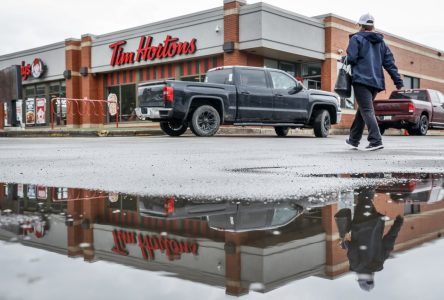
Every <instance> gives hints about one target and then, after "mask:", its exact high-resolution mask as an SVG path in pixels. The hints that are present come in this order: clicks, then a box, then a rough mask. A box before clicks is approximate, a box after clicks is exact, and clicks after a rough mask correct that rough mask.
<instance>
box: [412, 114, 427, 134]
mask: <svg viewBox="0 0 444 300" xmlns="http://www.w3.org/2000/svg"><path fill="white" fill-rule="evenodd" d="M428 130H429V118H427V116H426V115H421V117H420V118H419V121H418V123H417V124H415V126H413V127H411V128H409V129H407V131H408V132H409V135H426V134H427V131H428Z"/></svg>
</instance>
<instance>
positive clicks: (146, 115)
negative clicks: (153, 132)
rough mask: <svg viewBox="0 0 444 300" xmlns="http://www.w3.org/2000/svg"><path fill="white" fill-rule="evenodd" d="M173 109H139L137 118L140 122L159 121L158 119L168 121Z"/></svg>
mask: <svg viewBox="0 0 444 300" xmlns="http://www.w3.org/2000/svg"><path fill="white" fill-rule="evenodd" d="M172 110H173V109H172V108H164V107H137V108H136V109H135V112H136V116H137V117H138V118H139V119H140V120H146V119H150V120H156V119H157V120H158V119H166V118H168V117H169V116H170V114H171V112H172Z"/></svg>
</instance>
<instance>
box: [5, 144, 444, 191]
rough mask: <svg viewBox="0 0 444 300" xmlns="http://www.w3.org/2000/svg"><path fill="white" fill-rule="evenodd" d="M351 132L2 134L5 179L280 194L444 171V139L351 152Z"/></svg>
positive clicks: (118, 188) (112, 187) (126, 188)
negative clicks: (378, 176)
mask: <svg viewBox="0 0 444 300" xmlns="http://www.w3.org/2000/svg"><path fill="white" fill-rule="evenodd" d="M345 138H346V137H345V136H331V137H329V138H326V139H318V138H313V137H310V136H297V137H288V138H277V137H274V136H258V135H250V136H239V137H236V136H217V137H213V138H197V137H194V136H185V137H180V138H171V137H166V136H157V137H116V138H109V139H97V138H1V139H0V153H1V156H0V165H1V169H0V181H2V182H17V183H35V184H44V185H46V186H67V187H82V188H91V189H103V190H108V191H119V192H127V193H142V194H151V195H157V194H158V195H165V194H176V195H193V196H201V197H237V198H273V199H279V198H283V197H295V196H298V195H304V194H310V193H313V192H315V191H327V190H335V189H338V188H344V187H345V188H347V187H349V186H350V187H351V186H355V185H357V184H366V182H365V180H350V179H344V178H318V177H315V178H313V177H307V175H309V174H347V173H355V172H356V173H366V172H442V171H443V169H444V153H443V151H442V149H444V138H442V137H438V136H426V137H413V136H412V137H404V136H387V137H384V145H385V149H383V150H381V151H376V152H364V151H353V150H348V149H347V147H346V146H345V144H344V141H345ZM366 145H367V143H366V142H363V144H362V147H365V146H366Z"/></svg>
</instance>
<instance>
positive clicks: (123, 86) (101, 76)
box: [0, 0, 444, 128]
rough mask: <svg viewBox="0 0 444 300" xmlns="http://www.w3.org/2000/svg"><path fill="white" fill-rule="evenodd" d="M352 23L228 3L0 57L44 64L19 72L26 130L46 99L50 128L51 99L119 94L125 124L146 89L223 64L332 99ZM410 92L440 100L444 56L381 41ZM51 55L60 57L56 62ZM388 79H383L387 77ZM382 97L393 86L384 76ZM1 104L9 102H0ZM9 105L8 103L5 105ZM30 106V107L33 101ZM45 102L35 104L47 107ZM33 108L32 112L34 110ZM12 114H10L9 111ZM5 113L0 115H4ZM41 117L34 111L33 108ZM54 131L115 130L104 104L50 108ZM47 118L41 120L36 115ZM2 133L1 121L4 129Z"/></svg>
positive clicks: (348, 114) (200, 75)
mask: <svg viewBox="0 0 444 300" xmlns="http://www.w3.org/2000/svg"><path fill="white" fill-rule="evenodd" d="M356 31H357V26H356V24H355V22H354V21H351V20H348V19H345V18H343V17H339V16H336V15H332V14H328V15H323V16H316V17H304V16H301V15H299V14H296V13H293V12H290V11H286V10H284V9H281V8H277V7H274V6H271V5H268V4H265V3H254V4H247V3H246V1H244V0H235V1H230V0H224V2H223V6H221V7H218V8H215V9H210V10H206V11H201V12H197V13H193V14H190V15H185V16H181V17H177V18H173V19H168V20H165V21H161V22H157V23H152V24H148V25H143V26H140V27H136V28H131V29H126V30H122V31H118V32H113V33H109V34H104V35H97V36H95V35H83V36H82V37H81V39H80V40H79V39H67V40H65V41H64V42H62V43H58V44H55V45H49V46H44V47H40V48H36V49H32V50H28V51H23V52H18V53H13V54H9V55H5V56H1V57H0V70H1V69H3V68H5V67H8V66H11V65H22V66H23V63H22V62H24V66H27V65H28V64H31V68H32V63H33V61H34V60H35V59H36V58H39V59H41V61H42V62H44V63H45V71H46V73H45V75H46V77H45V75H43V76H42V77H39V78H34V77H32V76H28V77H27V78H25V77H24V76H25V75H26V69H24V70H23V72H24V73H23V74H25V75H23V76H22V80H23V81H22V84H23V88H22V89H23V96H22V97H23V99H21V100H24V101H23V102H22V109H21V111H20V112H18V114H19V115H20V114H21V115H22V119H21V120H22V123H25V121H26V113H27V109H28V111H31V109H32V107H26V106H25V105H26V104H25V102H26V100H28V99H30V100H31V99H33V100H34V102H36V103H35V105H37V100H36V99H37V98H39V99H41V98H45V100H46V102H45V103H46V106H45V109H46V110H45V116H46V120H45V122H43V123H42V121H40V123H37V122H34V124H32V122H31V121H30V122H29V124H27V125H28V126H39V125H48V118H49V111H50V104H49V102H50V98H51V97H53V96H60V97H64V96H66V97H67V98H73V99H84V98H87V99H107V97H108V95H109V94H111V93H113V94H116V95H117V97H118V99H119V105H120V114H121V116H120V121H133V120H135V119H136V117H135V113H134V109H135V108H136V107H137V106H138V99H137V86H138V84H140V83H145V82H150V81H156V80H162V79H177V80H188V81H203V79H204V75H205V73H206V71H207V70H208V69H210V68H213V67H217V66H227V65H248V66H258V67H263V66H266V67H272V68H279V69H282V70H285V71H287V72H288V73H290V74H292V75H293V76H295V77H296V78H298V79H299V80H301V81H303V83H304V84H305V86H306V87H308V88H314V89H323V90H327V91H332V90H333V87H334V83H335V80H336V76H337V71H338V69H339V68H340V63H339V59H340V58H341V56H342V55H344V54H345V49H346V48H347V44H348V36H349V34H350V33H354V32H356ZM384 34H385V39H386V42H387V44H388V45H389V46H390V48H391V50H392V51H393V53H394V55H395V58H396V62H397V65H398V67H399V70H400V73H401V74H402V75H403V77H404V81H405V87H406V88H416V87H421V88H433V89H437V90H440V91H442V92H444V57H442V53H441V51H440V50H437V49H433V48H430V47H427V46H424V45H420V44H417V43H414V42H411V41H408V40H406V39H403V38H400V37H397V36H394V35H391V34H388V33H384ZM53 53H54V55H52V54H53ZM386 75H387V74H386ZM386 81H387V82H386V86H387V91H385V92H382V93H380V94H379V96H378V97H379V98H386V97H388V96H389V93H390V92H391V90H392V89H393V88H394V87H393V84H392V82H390V78H389V76H388V75H387V76H386ZM0 100H5V99H0ZM6 100H7V99H6ZM31 102H32V101H29V103H31ZM42 103H43V102H42V100H40V101H39V105H40V106H41V105H42ZM31 106H32V105H31ZM342 107H343V114H344V115H343V118H342V123H341V124H339V126H340V127H346V128H347V127H349V126H350V122H351V119H352V117H353V114H354V107H355V104H354V98H353V96H352V98H350V99H343V100H342ZM7 109H8V108H7ZM3 110H4V106H3V105H1V107H0V114H1V116H0V117H2V116H3V115H4V112H3ZM34 110H35V107H34ZM54 110H55V112H56V114H57V116H56V122H57V123H58V125H60V126H62V125H67V126H70V127H90V126H98V125H100V124H104V123H108V122H113V121H114V120H115V119H114V117H112V116H109V114H108V112H107V109H106V108H105V107H104V105H93V104H91V103H90V102H76V103H74V104H73V105H72V107H70V106H69V105H66V103H58V104H57V105H54ZM40 115H41V113H40ZM0 123H1V125H0V126H3V124H4V122H0Z"/></svg>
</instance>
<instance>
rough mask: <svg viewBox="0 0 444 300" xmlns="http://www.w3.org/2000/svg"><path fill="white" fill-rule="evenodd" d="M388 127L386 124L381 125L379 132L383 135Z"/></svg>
mask: <svg viewBox="0 0 444 300" xmlns="http://www.w3.org/2000/svg"><path fill="white" fill-rule="evenodd" d="M386 129H387V128H385V127H384V126H381V125H379V132H380V133H381V135H384V132H385V130H386Z"/></svg>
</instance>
